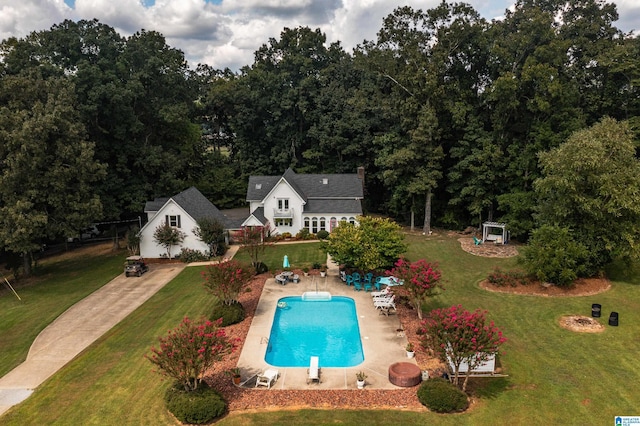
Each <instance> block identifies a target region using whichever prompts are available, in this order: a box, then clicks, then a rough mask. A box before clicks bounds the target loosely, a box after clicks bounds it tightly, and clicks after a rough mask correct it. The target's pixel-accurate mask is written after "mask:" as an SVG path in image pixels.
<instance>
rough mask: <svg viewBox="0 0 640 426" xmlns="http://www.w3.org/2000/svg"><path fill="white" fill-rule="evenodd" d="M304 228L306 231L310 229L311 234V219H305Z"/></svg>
mask: <svg viewBox="0 0 640 426" xmlns="http://www.w3.org/2000/svg"><path fill="white" fill-rule="evenodd" d="M304 227H305V228H306V229H308V230H309V232H311V228H309V218H308V217H305V218H304Z"/></svg>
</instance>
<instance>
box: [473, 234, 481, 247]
mask: <svg viewBox="0 0 640 426" xmlns="http://www.w3.org/2000/svg"><path fill="white" fill-rule="evenodd" d="M473 243H474V244H475V245H477V246H479V245H480V244H482V240H479V239H478V238H476V237H475V236H474V237H473Z"/></svg>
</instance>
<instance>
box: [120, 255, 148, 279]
mask: <svg viewBox="0 0 640 426" xmlns="http://www.w3.org/2000/svg"><path fill="white" fill-rule="evenodd" d="M148 270H149V266H147V264H146V263H145V261H144V259H143V258H142V256H129V257H127V260H126V262H125V264H124V274H125V275H126V276H127V277H130V276H132V275H135V276H136V277H139V276H141V275H142V274H144V273H145V272H147V271H148Z"/></svg>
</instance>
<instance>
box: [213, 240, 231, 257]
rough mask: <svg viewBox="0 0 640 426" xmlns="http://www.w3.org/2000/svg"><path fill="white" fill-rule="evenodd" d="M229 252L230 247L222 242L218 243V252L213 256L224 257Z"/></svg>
mask: <svg viewBox="0 0 640 426" xmlns="http://www.w3.org/2000/svg"><path fill="white" fill-rule="evenodd" d="M227 250H229V246H228V245H227V244H226V243H225V242H224V241H222V242H220V243H218V248H217V250H216V252H215V253H214V254H213V255H214V256H222V255H224V254H225V253H226V252H227Z"/></svg>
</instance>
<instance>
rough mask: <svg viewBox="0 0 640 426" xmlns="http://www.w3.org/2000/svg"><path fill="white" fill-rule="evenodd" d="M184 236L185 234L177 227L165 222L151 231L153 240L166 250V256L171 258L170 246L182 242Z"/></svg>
mask: <svg viewBox="0 0 640 426" xmlns="http://www.w3.org/2000/svg"><path fill="white" fill-rule="evenodd" d="M185 237H186V234H185V233H184V232H182V231H181V230H179V229H178V228H174V227H173V226H171V225H169V223H167V222H164V223H162V224H161V225H158V227H157V228H156V230H155V231H154V232H153V240H154V241H155V242H156V243H158V244H160V245H161V246H162V247H164V248H165V250H167V257H168V258H169V259H171V247H173V246H175V245H178V244H180V243H181V242H183V241H184V239H185Z"/></svg>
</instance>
